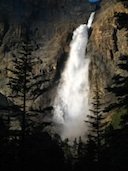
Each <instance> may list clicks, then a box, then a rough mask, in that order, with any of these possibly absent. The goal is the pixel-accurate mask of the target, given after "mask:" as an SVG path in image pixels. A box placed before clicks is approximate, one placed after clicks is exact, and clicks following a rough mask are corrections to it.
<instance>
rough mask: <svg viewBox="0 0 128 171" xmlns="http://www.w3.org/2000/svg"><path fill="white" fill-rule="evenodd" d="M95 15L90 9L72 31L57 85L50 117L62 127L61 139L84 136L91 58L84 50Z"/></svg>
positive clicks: (87, 112)
mask: <svg viewBox="0 0 128 171" xmlns="http://www.w3.org/2000/svg"><path fill="white" fill-rule="evenodd" d="M94 15H95V13H94V12H93V13H92V14H91V16H90V18H89V20H88V24H87V25H86V24H82V25H80V26H79V27H78V28H77V29H76V30H75V31H74V32H73V37H72V41H71V43H70V53H69V58H68V61H67V64H66V67H65V69H64V71H63V73H62V76H61V80H60V83H59V86H58V90H57V95H56V98H55V102H54V117H53V120H54V122H55V123H56V124H58V125H59V127H61V128H60V130H61V131H58V133H59V134H60V135H61V137H62V139H65V138H69V139H74V138H75V137H76V138H77V137H79V136H84V135H85V133H86V130H87V128H86V123H85V122H84V121H85V120H87V115H88V114H89V104H88V101H89V80H88V74H89V63H90V59H89V58H88V57H87V55H85V53H86V47H87V43H88V30H89V28H90V27H91V24H92V22H93V19H94Z"/></svg>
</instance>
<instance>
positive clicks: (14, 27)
mask: <svg viewBox="0 0 128 171" xmlns="http://www.w3.org/2000/svg"><path fill="white" fill-rule="evenodd" d="M0 3H1V4H0V5H1V9H2V10H1V11H0V16H1V17H0V62H1V63H0V65H1V66H0V92H1V93H3V94H4V95H5V96H8V95H9V93H10V91H9V90H8V88H7V86H6V84H7V77H8V73H7V72H6V67H9V66H10V67H11V66H12V63H11V61H12V58H13V57H12V52H13V51H15V50H16V49H17V48H18V46H19V44H20V43H21V41H22V40H23V39H25V37H26V36H27V35H29V37H30V38H31V40H32V42H33V46H36V47H37V48H34V51H33V55H34V56H35V58H37V57H39V58H40V60H41V62H40V64H38V65H37V66H36V67H35V69H34V72H35V73H40V72H41V71H42V69H43V70H44V71H45V76H46V78H47V79H49V82H48V83H47V84H46V85H42V86H41V88H42V89H43V88H46V87H47V89H46V91H45V92H44V93H43V94H42V95H40V96H39V97H37V98H36V99H34V101H33V102H32V103H31V104H30V106H32V107H33V108H34V109H43V108H45V107H47V106H50V105H52V104H51V102H52V101H53V99H54V95H55V91H56V85H57V83H58V80H59V78H60V74H61V72H62V70H63V67H64V64H65V61H66V59H67V56H68V52H69V42H70V40H71V36H72V31H73V30H74V29H75V28H76V27H77V26H78V25H79V24H81V23H85V22H86V21H87V18H88V16H89V14H90V10H89V6H88V5H89V4H88V3H87V2H86V1H82V0H70V1H68V0H61V1H59V0H55V1H52V0H48V1H47V0H46V1H41V0H38V1H32V0H10V1H9V2H4V1H1V2H0ZM127 21H128V6H127V3H117V2H115V1H106V0H105V1H103V2H102V7H101V9H100V10H99V11H98V12H97V14H96V18H95V21H94V24H93V30H92V34H91V37H90V41H89V45H88V50H87V51H88V54H89V55H90V57H91V60H92V61H91V64H90V83H91V84H90V86H91V90H92V92H93V90H94V85H95V80H96V78H97V79H98V84H99V89H100V92H101V96H102V98H103V99H105V101H108V100H109V98H110V97H111V95H109V94H108V92H107V91H106V90H105V89H104V88H105V87H107V85H108V84H110V83H111V78H112V76H113V75H114V73H116V72H119V70H118V69H117V67H116V65H117V63H118V61H119V57H120V56H121V55H127V53H128V46H127V45H128V41H127V38H128V30H127V29H128V23H127Z"/></svg>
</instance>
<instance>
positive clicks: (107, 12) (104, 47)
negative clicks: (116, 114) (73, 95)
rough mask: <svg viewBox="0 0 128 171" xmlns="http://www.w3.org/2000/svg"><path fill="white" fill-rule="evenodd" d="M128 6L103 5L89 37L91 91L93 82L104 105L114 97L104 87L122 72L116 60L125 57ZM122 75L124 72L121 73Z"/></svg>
mask: <svg viewBox="0 0 128 171" xmlns="http://www.w3.org/2000/svg"><path fill="white" fill-rule="evenodd" d="M127 21H128V3H127V2H118V3H117V2H115V1H113V2H111V5H110V3H106V4H104V5H103V6H102V8H101V10H100V11H99V12H98V13H97V16H96V20H95V22H94V24H93V31H92V35H91V37H90V42H89V46H88V53H89V54H90V56H91V59H92V61H91V66H90V80H91V84H90V85H91V89H92V92H93V90H94V87H95V86H94V85H95V82H96V79H97V81H98V85H99V90H100V93H101V96H102V99H103V101H104V102H105V103H107V105H108V103H109V102H112V99H113V100H114V97H113V96H112V94H109V93H108V92H107V91H106V90H105V88H106V87H107V86H109V85H110V84H111V79H112V77H113V76H114V75H115V74H118V73H120V72H121V70H119V68H118V67H117V64H118V63H119V57H121V56H122V55H126V56H128V22H127ZM122 74H125V73H122Z"/></svg>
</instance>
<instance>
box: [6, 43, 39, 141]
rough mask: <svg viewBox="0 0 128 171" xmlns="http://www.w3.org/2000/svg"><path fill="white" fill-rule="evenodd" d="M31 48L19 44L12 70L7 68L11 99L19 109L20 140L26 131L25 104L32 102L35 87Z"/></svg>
mask: <svg viewBox="0 0 128 171" xmlns="http://www.w3.org/2000/svg"><path fill="white" fill-rule="evenodd" d="M32 51H33V46H32V45H31V44H30V43H28V42H21V45H20V48H19V49H18V50H17V54H15V53H13V60H12V62H13V68H8V69H7V70H8V72H9V83H8V85H9V87H10V88H11V90H12V94H11V96H10V97H11V98H12V99H13V100H14V102H15V104H17V105H18V106H19V107H20V109H21V114H22V124H21V125H22V126H21V127H22V138H23V139H24V136H25V131H26V114H27V111H28V105H27V102H28V101H29V100H32V98H33V95H32V93H31V92H32V89H33V88H34V86H35V82H36V80H34V79H33V78H34V75H33V67H34V66H35V64H36V63H37V62H38V59H35V58H34V57H33V55H32Z"/></svg>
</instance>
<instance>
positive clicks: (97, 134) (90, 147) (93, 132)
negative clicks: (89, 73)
mask: <svg viewBox="0 0 128 171" xmlns="http://www.w3.org/2000/svg"><path fill="white" fill-rule="evenodd" d="M95 85H96V90H95V92H94V93H95V95H94V98H93V102H92V109H91V110H90V111H91V112H90V114H89V115H88V120H87V121H86V122H87V123H88V128H89V130H88V131H89V133H88V141H87V160H88V164H89V165H90V166H91V167H95V165H96V166H97V168H98V170H99V169H100V161H101V150H102V146H103V144H104V129H105V127H106V124H107V123H106V122H105V117H104V116H103V110H102V109H101V108H102V105H103V104H102V103H101V98H100V91H99V87H98V82H97V80H96V84H95Z"/></svg>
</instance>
